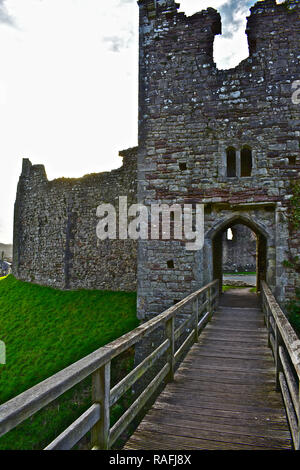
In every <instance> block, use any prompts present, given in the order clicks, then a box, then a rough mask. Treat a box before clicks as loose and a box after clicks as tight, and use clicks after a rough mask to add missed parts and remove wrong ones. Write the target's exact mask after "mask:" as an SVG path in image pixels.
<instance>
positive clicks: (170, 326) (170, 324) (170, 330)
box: [166, 315, 175, 382]
mask: <svg viewBox="0 0 300 470" xmlns="http://www.w3.org/2000/svg"><path fill="white" fill-rule="evenodd" d="M174 333H175V316H174V315H172V317H171V318H170V319H169V320H168V321H167V322H166V336H167V339H168V340H169V341H170V346H169V348H168V351H167V362H168V363H169V364H170V371H169V373H168V375H167V381H168V382H172V381H173V380H174V372H175V340H174Z"/></svg>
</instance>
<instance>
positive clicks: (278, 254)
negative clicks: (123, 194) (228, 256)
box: [138, 0, 300, 319]
mask: <svg viewBox="0 0 300 470" xmlns="http://www.w3.org/2000/svg"><path fill="white" fill-rule="evenodd" d="M139 6H140V86H139V93H140V105H139V152H138V153H139V156H138V159H139V160H138V171H139V187H138V191H139V192H138V197H139V200H140V201H144V202H145V204H146V205H150V204H151V203H153V202H157V201H159V202H164V203H169V204H171V203H178V204H184V203H203V204H205V206H206V208H205V246H204V248H203V250H200V251H198V252H188V251H186V249H185V243H184V240H183V241H179V240H178V241H170V242H168V241H163V240H157V241H147V242H146V241H140V242H139V247H138V306H139V308H138V313H139V317H140V318H141V319H146V318H149V317H151V316H152V315H156V314H158V313H159V312H161V311H162V310H163V309H164V308H167V307H169V306H170V305H172V304H173V303H174V301H175V300H179V299H182V298H183V297H185V296H186V295H188V294H189V293H190V292H191V291H193V290H195V289H196V288H198V287H199V286H202V285H203V284H204V283H206V282H208V281H210V280H212V279H213V277H215V276H219V274H218V266H217V262H216V260H217V258H218V253H219V252H218V244H217V242H216V240H217V239H218V237H219V235H220V234H222V233H223V232H224V230H226V229H227V228H229V227H230V226H231V225H232V224H233V223H243V224H245V225H247V226H248V227H249V228H251V229H252V230H253V231H254V232H255V233H256V234H257V236H258V237H259V239H260V253H261V256H260V258H261V266H260V275H261V277H262V278H264V279H266V280H267V281H268V283H269V284H270V286H271V288H272V290H273V292H274V293H275V295H276V296H277V298H278V300H279V301H281V302H283V301H284V300H286V299H288V298H289V297H291V296H293V294H294V292H295V288H296V287H300V280H299V274H298V273H296V272H295V271H293V270H292V269H289V268H287V267H286V266H285V265H284V261H285V260H286V259H287V258H288V256H289V254H292V255H293V256H296V255H297V254H299V243H300V237H299V232H296V231H293V232H289V228H288V210H289V199H290V197H291V181H293V180H295V179H299V170H300V144H299V142H300V106H299V105H296V104H293V102H292V83H293V81H295V80H299V79H300V66H299V44H300V21H299V14H300V4H299V1H289V2H286V3H285V4H278V5H277V4H276V2H275V0H266V1H260V2H257V3H256V4H255V6H254V7H252V8H251V16H250V17H249V18H248V25H247V35H248V39H249V57H248V58H247V59H246V60H244V61H243V62H241V63H240V64H239V65H238V66H237V67H236V68H234V69H230V70H218V69H217V67H216V65H215V63H214V59H213V43H214V37H215V35H216V34H220V33H221V19H220V15H219V14H218V13H217V11H215V10H214V9H212V8H208V9H207V10H205V11H202V12H200V13H197V14H195V15H193V16H191V17H187V16H186V15H185V14H184V13H179V12H178V11H177V10H178V4H177V3H175V2H174V1H173V0H157V1H156V2H153V1H151V0H141V1H139ZM232 147H234V149H235V152H236V176H233V177H228V176H227V175H228V173H227V158H228V149H230V148H232ZM249 149H250V152H251V166H252V168H251V174H250V175H248V176H247V172H246V174H245V171H244V170H245V169H244V168H243V162H242V155H243V152H244V153H245V151H246V152H247V151H248V150H249ZM219 254H220V253H219ZM220 256H221V255H220ZM169 261H173V266H174V268H173V269H168V268H167V266H168V262H169Z"/></svg>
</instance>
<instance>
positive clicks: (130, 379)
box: [0, 280, 219, 450]
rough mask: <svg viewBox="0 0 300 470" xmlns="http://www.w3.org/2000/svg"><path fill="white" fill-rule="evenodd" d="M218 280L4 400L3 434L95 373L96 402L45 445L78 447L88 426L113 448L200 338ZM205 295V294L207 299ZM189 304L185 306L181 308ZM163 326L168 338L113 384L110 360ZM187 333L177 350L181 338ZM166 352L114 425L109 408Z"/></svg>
mask: <svg viewBox="0 0 300 470" xmlns="http://www.w3.org/2000/svg"><path fill="white" fill-rule="evenodd" d="M218 284H219V281H218V280H216V281H214V282H212V283H210V284H208V285H207V286H205V287H203V288H201V289H199V290H198V291H197V292H194V293H193V294H191V295H189V296H188V297H186V298H185V299H183V300H182V301H181V302H179V303H177V304H176V305H174V306H173V307H171V308H169V309H168V310H166V311H165V312H163V313H162V314H160V315H158V316H156V317H154V318H153V319H151V320H149V321H148V322H146V323H144V324H142V325H140V326H139V327H138V328H136V329H135V330H133V331H131V332H129V333H127V334H125V335H124V336H122V337H121V338H118V339H117V340H115V341H113V342H112V343H110V344H107V345H106V346H104V347H102V348H100V349H98V350H96V351H94V352H93V353H92V354H90V355H88V356H86V357H84V358H83V359H81V360H79V361H77V362H75V363H74V364H72V365H70V366H69V367H67V368H65V369H64V370H62V371H60V372H58V373H57V374H55V375H53V376H52V377H50V378H48V379H46V380H44V381H43V382H41V383H39V384H38V385H35V386H34V387H32V388H31V389H29V390H26V391H25V392H24V393H21V394H20V395H18V396H17V397H15V398H13V399H12V400H10V401H8V402H7V403H4V404H3V405H1V406H0V436H3V435H4V434H6V433H7V432H9V431H10V430H12V429H14V428H15V427H16V426H18V425H19V424H20V423H22V422H23V421H25V420H26V419H27V418H29V417H31V416H33V415H34V414H35V413H36V412H38V411H39V410H41V409H42V408H44V407H45V406H47V405H48V404H50V403H52V402H53V401H54V400H56V399H57V398H58V397H60V396H61V395H63V394H64V393H65V392H67V391H68V390H70V389H71V388H72V387H74V386H75V385H77V384H78V383H80V382H82V381H83V380H84V379H86V378H87V377H89V376H92V401H93V405H92V406H91V407H90V408H89V409H88V410H87V411H86V412H85V413H84V414H83V415H82V416H81V417H80V418H78V419H77V420H76V421H75V422H74V423H73V424H72V425H71V426H69V427H68V429H66V430H65V431H64V432H63V433H62V434H61V435H60V436H58V437H57V438H56V439H55V440H54V441H53V442H52V443H51V444H50V445H48V446H47V447H46V450H54V449H55V450H68V449H71V448H72V447H74V446H75V445H76V444H77V443H78V442H79V441H80V440H81V439H82V438H83V437H84V436H85V435H86V434H87V433H88V432H89V431H92V432H91V436H92V437H91V441H92V442H91V447H92V448H93V449H97V450H98V449H103V450H106V449H109V448H111V447H112V446H113V444H114V443H115V442H116V440H117V439H118V437H119V436H120V435H121V434H122V433H123V432H124V431H125V430H126V428H127V427H128V426H129V424H130V423H131V422H132V421H133V419H134V418H135V417H136V416H137V414H138V413H140V412H141V410H142V408H143V407H144V406H145V404H146V403H147V402H148V400H149V399H150V398H151V396H152V395H153V394H154V393H155V391H156V390H157V388H158V387H159V386H160V385H161V384H162V382H163V381H165V382H167V381H171V380H173V377H174V371H175V364H176V363H177V362H179V359H180V357H181V356H182V353H183V352H184V351H186V350H187V348H188V347H189V346H191V345H192V344H193V343H194V342H196V341H198V337H199V333H200V331H201V330H202V329H203V328H204V327H205V325H206V324H207V322H208V321H209V320H210V319H211V316H212V315H213V313H214V310H215V308H216V306H217V302H218V297H219V285H218ZM203 297H205V300H203ZM189 305H192V308H191V310H192V312H191V313H190V315H189V317H188V318H187V319H186V320H185V321H184V322H183V323H182V324H181V325H180V326H179V327H178V328H177V329H176V330H175V319H176V315H177V314H178V313H186V307H188V306H189ZM183 310H184V312H182V311H183ZM158 328H162V329H163V330H164V331H165V338H164V340H163V341H162V344H160V345H159V346H158V347H157V348H156V349H155V350H154V351H153V352H151V353H150V354H149V355H148V356H147V357H146V358H145V359H144V360H143V361H142V362H141V363H140V364H138V365H137V366H136V367H135V369H134V370H132V371H131V372H130V373H129V374H128V375H127V376H126V377H125V378H124V379H123V380H121V381H120V382H119V383H118V384H117V385H115V386H114V387H113V388H112V389H111V379H110V373H111V361H112V359H114V358H115V357H117V356H119V355H120V354H122V353H123V352H125V351H126V350H128V349H129V348H131V347H132V346H134V345H135V344H137V343H138V342H139V341H141V340H142V339H143V338H144V337H145V335H149V334H150V333H152V332H154V331H155V330H157V329H158ZM184 333H185V334H188V333H189V334H188V336H187V338H185V339H184V340H183V342H182V344H181V345H180V346H179V347H178V349H177V350H176V347H175V346H176V344H177V345H178V342H179V341H180V338H181V337H182V336H183V335H184ZM164 355H166V356H167V360H166V363H164V364H163V365H162V368H161V370H160V371H159V372H158V374H157V375H156V376H155V377H154V379H153V380H152V381H151V382H150V384H149V385H148V386H147V387H146V388H145V390H143V392H142V393H141V394H140V395H139V397H138V398H137V399H136V400H135V401H134V403H133V404H132V405H131V406H130V408H129V409H128V410H127V411H126V412H125V413H124V414H123V416H122V417H121V418H120V419H119V421H118V422H117V423H115V424H114V426H113V427H112V428H110V408H111V407H112V406H113V405H114V404H115V403H116V402H117V401H118V400H119V399H120V398H121V397H122V395H123V394H124V393H126V391H128V390H129V389H130V388H131V387H132V386H133V385H134V384H135V383H136V382H137V380H139V379H140V378H141V377H142V376H143V375H144V374H145V373H146V372H147V371H149V370H150V369H151V368H152V367H153V365H154V364H156V365H157V361H158V359H160V358H162V357H163V356H164Z"/></svg>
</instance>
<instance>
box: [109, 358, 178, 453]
mask: <svg viewBox="0 0 300 470" xmlns="http://www.w3.org/2000/svg"><path fill="white" fill-rule="evenodd" d="M169 371H170V364H169V363H168V364H166V365H165V366H164V367H163V368H162V370H161V371H160V372H159V373H158V374H157V376H156V377H155V378H154V379H153V380H152V382H151V383H150V384H149V385H148V387H147V388H146V389H145V390H144V391H143V392H142V393H141V395H140V396H139V397H138V399H137V400H136V401H135V402H134V403H133V404H132V405H131V407H130V408H129V409H128V410H127V411H126V412H125V413H124V414H123V416H122V417H121V418H120V419H119V421H117V423H116V424H115V425H114V426H113V427H112V429H111V431H110V439H109V443H110V447H112V446H113V444H114V443H115V441H116V440H117V439H118V437H119V436H120V435H121V434H122V432H123V431H124V430H125V429H126V428H127V427H128V425H129V424H130V423H131V422H132V420H133V419H134V418H135V416H136V415H137V414H138V413H139V412H140V411H141V409H142V408H143V406H145V404H146V403H147V401H148V400H149V398H150V397H151V396H152V395H153V393H154V392H155V390H156V389H157V388H158V386H159V385H160V384H161V383H162V381H163V380H164V379H165V377H166V376H167V375H168V373H169Z"/></svg>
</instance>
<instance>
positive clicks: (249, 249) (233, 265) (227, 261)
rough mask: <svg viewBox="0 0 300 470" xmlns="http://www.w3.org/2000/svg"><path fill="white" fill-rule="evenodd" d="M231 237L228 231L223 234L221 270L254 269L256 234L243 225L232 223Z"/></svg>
mask: <svg viewBox="0 0 300 470" xmlns="http://www.w3.org/2000/svg"><path fill="white" fill-rule="evenodd" d="M231 230H232V239H230V238H228V231H226V232H225V233H224V234H223V271H224V272H225V273H226V272H227V273H233V272H243V271H246V272H247V271H248V272H255V271H256V236H255V234H254V232H252V231H251V230H250V229H249V228H248V227H246V226H245V225H234V226H233V227H232V228H231Z"/></svg>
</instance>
